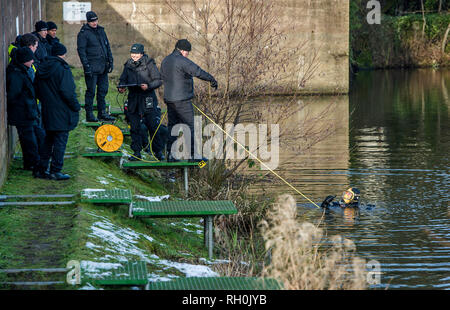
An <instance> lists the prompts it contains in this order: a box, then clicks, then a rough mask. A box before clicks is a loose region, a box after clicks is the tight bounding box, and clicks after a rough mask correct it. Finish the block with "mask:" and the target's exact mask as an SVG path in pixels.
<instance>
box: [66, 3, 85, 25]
mask: <svg viewBox="0 0 450 310" xmlns="http://www.w3.org/2000/svg"><path fill="white" fill-rule="evenodd" d="M90 10H91V3H90V2H78V1H70V2H63V20H64V21H66V22H79V21H82V20H86V12H88V11H90Z"/></svg>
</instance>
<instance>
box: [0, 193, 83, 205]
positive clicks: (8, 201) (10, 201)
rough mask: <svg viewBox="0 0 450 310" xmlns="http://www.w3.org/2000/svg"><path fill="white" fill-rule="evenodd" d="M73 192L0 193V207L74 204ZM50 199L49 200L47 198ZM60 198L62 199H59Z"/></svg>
mask: <svg viewBox="0 0 450 310" xmlns="http://www.w3.org/2000/svg"><path fill="white" fill-rule="evenodd" d="M75 196H76V195H75V194H55V195H0V207H8V206H17V207H19V206H20V207H24V206H65V205H66V206H67V205H75V204H76V201H75V200H74V198H75ZM48 199H51V200H48ZM55 199H58V200H55ZM61 199H62V200H61Z"/></svg>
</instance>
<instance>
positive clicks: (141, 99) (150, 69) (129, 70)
mask: <svg viewBox="0 0 450 310" xmlns="http://www.w3.org/2000/svg"><path fill="white" fill-rule="evenodd" d="M126 84H138V85H141V84H147V85H148V89H147V90H145V91H144V90H142V88H141V87H140V86H133V87H128V89H129V93H128V113H138V114H143V113H144V112H145V106H146V98H148V97H150V98H151V99H147V101H148V100H151V101H152V103H151V104H152V107H155V108H156V107H157V106H158V99H157V97H156V94H155V89H157V88H158V87H160V86H161V85H162V80H161V75H160V74H159V71H158V67H156V63H155V61H154V60H153V58H150V57H149V56H147V55H146V54H144V55H143V56H142V58H141V59H139V60H138V61H136V62H135V61H133V59H129V60H128V61H127V62H126V63H125V64H124V68H123V72H122V74H121V76H120V81H119V85H126Z"/></svg>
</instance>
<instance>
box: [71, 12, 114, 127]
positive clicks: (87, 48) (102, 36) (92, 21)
mask: <svg viewBox="0 0 450 310" xmlns="http://www.w3.org/2000/svg"><path fill="white" fill-rule="evenodd" d="M86 20H87V23H86V24H84V25H83V26H82V27H81V29H80V32H79V33H78V36H77V51H78V56H79V57H80V61H81V64H82V65H83V70H84V79H85V82H86V94H85V96H84V98H85V106H84V108H85V110H86V121H88V122H96V121H98V120H102V121H114V120H115V118H114V117H112V116H111V115H109V113H107V112H106V102H105V97H106V94H107V93H108V87H109V82H108V73H111V72H112V71H113V68H114V60H113V56H112V52H111V46H110V44H109V40H108V37H107V35H106V32H105V29H104V28H103V27H102V26H100V25H99V24H98V17H97V14H95V12H92V11H89V12H87V13H86ZM96 96H97V111H98V113H97V118H96V117H95V115H94V113H93V110H94V98H95V97H96Z"/></svg>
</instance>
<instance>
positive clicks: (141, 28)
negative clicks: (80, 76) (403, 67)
mask: <svg viewBox="0 0 450 310" xmlns="http://www.w3.org/2000/svg"><path fill="white" fill-rule="evenodd" d="M83 1H84V2H87V0H83ZM63 2H64V1H63V0H55V1H51V4H49V5H48V6H47V18H48V20H52V21H54V22H55V23H56V24H57V25H58V26H59V29H58V37H59V38H60V39H61V40H62V42H63V43H64V44H65V45H66V46H68V50H69V53H68V56H67V57H68V62H69V63H71V64H73V65H75V66H80V62H79V59H78V55H77V52H76V36H77V34H78V32H79V29H80V27H81V25H82V24H81V23H67V22H63ZM90 2H91V6H92V7H91V9H92V10H93V11H95V12H96V13H97V14H98V15H99V22H100V24H101V25H102V26H104V27H105V29H106V32H107V34H108V37H109V40H110V43H111V46H112V51H113V56H114V58H115V70H114V73H115V74H120V71H121V70H122V64H123V63H124V62H125V60H126V59H127V58H128V57H129V48H130V46H131V44H132V43H135V42H140V43H143V44H144V45H145V47H146V50H147V52H148V53H149V54H150V55H152V56H153V57H154V58H155V59H156V62H157V64H158V65H159V64H160V63H161V60H162V59H163V57H164V56H165V55H167V53H169V52H170V51H171V50H172V49H173V47H174V44H175V42H176V41H175V39H173V38H170V37H169V36H168V35H167V34H165V33H163V32H162V31H158V28H157V27H156V26H155V25H153V24H152V23H150V22H149V20H150V19H153V20H154V21H155V22H156V23H157V25H158V26H159V27H161V28H162V29H164V31H167V32H170V33H173V34H174V35H175V37H178V38H181V37H188V38H191V37H193V34H192V29H188V28H187V27H183V26H182V25H183V23H182V22H181V20H180V18H179V17H178V16H176V15H175V14H174V13H173V12H171V11H170V10H169V9H168V8H167V7H166V6H165V5H164V3H163V2H164V1H162V0H135V1H128V0H92V1H90ZM177 3H178V4H179V5H181V6H183V9H186V10H187V11H189V12H192V7H190V6H191V3H192V2H191V1H188V0H178V1H177ZM276 6H277V8H276V11H277V12H279V13H280V18H279V24H280V25H283V26H285V27H289V28H290V30H289V32H288V34H287V40H286V41H285V42H287V45H288V46H290V47H292V46H295V45H296V44H298V43H299V42H302V41H305V40H306V41H308V44H309V46H308V51H312V50H317V51H319V55H318V56H319V57H318V61H319V64H320V65H319V67H318V70H317V72H316V75H315V77H314V78H313V79H312V80H311V81H310V82H309V83H308V84H307V85H306V88H305V89H304V91H305V92H309V93H311V92H312V93H321V94H323V93H346V92H348V84H349V74H348V68H349V65H348V55H349V53H348V51H349V0H278V1H276ZM190 15H191V14H190ZM197 55H198V53H197ZM308 55H309V56H310V55H311V53H307V56H308ZM191 57H192V59H193V60H194V61H196V62H198V63H199V64H201V63H202V59H198V56H196V53H191ZM301 61H302V59H295V60H294V61H293V62H292V63H291V64H290V65H291V68H298V63H299V62H301ZM297 80H298V74H297V73H295V74H294V73H293V74H292V78H291V79H290V84H292V85H291V86H292V87H293V88H297V86H296V85H297ZM290 84H289V85H290Z"/></svg>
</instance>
